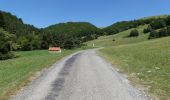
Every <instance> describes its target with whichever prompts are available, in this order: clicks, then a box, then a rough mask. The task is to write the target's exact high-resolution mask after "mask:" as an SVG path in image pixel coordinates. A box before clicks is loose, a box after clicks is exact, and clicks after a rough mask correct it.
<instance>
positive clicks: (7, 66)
mask: <svg viewBox="0 0 170 100" xmlns="http://www.w3.org/2000/svg"><path fill="white" fill-rule="evenodd" d="M75 51H77V50H63V51H62V53H49V52H48V51H47V50H38V51H25V52H16V55H18V56H19V57H17V58H14V59H9V60H4V61H0V100H5V99H8V98H9V96H10V95H11V94H14V93H15V91H16V90H18V89H20V88H21V87H22V86H24V85H26V84H27V83H29V81H30V80H29V78H30V77H31V76H33V75H34V74H35V73H36V72H38V71H41V70H42V69H44V68H47V67H49V66H50V65H52V64H53V63H55V62H56V61H57V60H59V59H61V58H62V57H64V56H66V55H69V54H71V53H73V52H75Z"/></svg>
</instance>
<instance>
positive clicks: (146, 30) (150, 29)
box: [143, 25, 152, 33]
mask: <svg viewBox="0 0 170 100" xmlns="http://www.w3.org/2000/svg"><path fill="white" fill-rule="evenodd" d="M151 31H152V27H151V26H150V25H149V26H148V27H147V28H145V29H144V30H143V33H148V32H151Z"/></svg>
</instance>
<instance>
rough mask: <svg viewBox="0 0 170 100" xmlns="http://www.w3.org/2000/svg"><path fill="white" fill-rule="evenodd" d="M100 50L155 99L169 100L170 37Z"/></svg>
mask: <svg viewBox="0 0 170 100" xmlns="http://www.w3.org/2000/svg"><path fill="white" fill-rule="evenodd" d="M99 53H100V54H101V55H102V56H104V57H105V58H106V59H108V60H110V61H111V62H112V63H113V65H115V66H116V67H117V68H118V69H120V71H121V72H123V73H126V74H127V75H128V76H129V78H130V80H131V81H132V82H133V83H134V84H138V85H142V88H144V91H145V92H146V93H147V92H148V93H149V95H150V96H151V97H152V98H154V100H156V99H158V98H159V99H160V100H169V99H170V84H169V82H170V37H167V38H160V39H156V40H150V41H144V42H140V43H135V44H127V45H119V46H112V47H107V48H104V49H102V50H100V52H99Z"/></svg>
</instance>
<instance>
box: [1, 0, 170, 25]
mask: <svg viewBox="0 0 170 100" xmlns="http://www.w3.org/2000/svg"><path fill="white" fill-rule="evenodd" d="M0 10H3V11H8V12H11V13H12V14H14V15H17V16H18V17H19V18H22V19H23V21H24V22H25V23H27V24H32V25H34V26H36V27H46V26H48V25H51V24H56V23H60V22H68V21H76V22H77V21H85V22H91V23H92V24H94V25H96V26H98V27H105V26H108V25H111V24H113V23H114V22H117V21H122V20H133V19H138V18H142V17H145V16H153V15H160V14H170V0H0Z"/></svg>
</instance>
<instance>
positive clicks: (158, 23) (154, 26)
mask: <svg viewBox="0 0 170 100" xmlns="http://www.w3.org/2000/svg"><path fill="white" fill-rule="evenodd" d="M150 25H151V27H152V29H160V28H163V27H165V26H166V22H165V21H164V20H162V19H157V20H155V21H152V23H151V24H150Z"/></svg>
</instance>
